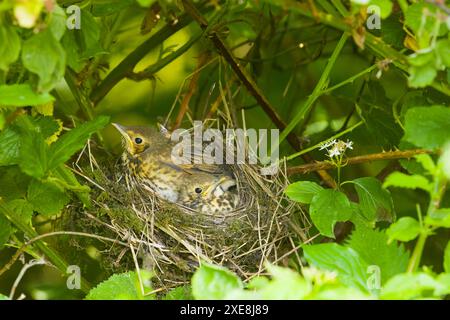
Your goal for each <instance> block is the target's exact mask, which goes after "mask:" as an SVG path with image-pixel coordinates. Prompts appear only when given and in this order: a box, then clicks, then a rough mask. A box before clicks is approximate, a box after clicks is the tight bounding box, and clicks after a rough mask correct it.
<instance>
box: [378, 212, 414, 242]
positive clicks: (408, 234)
mask: <svg viewBox="0 0 450 320" xmlns="http://www.w3.org/2000/svg"><path fill="white" fill-rule="evenodd" d="M421 230H422V228H421V227H420V224H419V221H417V220H416V219H414V218H412V217H402V218H400V219H398V220H397V221H396V222H395V223H393V224H391V225H390V226H389V228H388V229H387V230H386V234H387V235H388V237H389V240H390V241H392V240H399V241H404V242H406V241H411V240H414V239H415V238H416V237H417V236H418V235H419V233H420V231H421Z"/></svg>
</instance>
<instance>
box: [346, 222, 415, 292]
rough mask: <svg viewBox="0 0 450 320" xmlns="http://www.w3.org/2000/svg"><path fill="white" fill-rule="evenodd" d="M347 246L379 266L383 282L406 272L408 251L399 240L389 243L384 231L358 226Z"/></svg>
mask: <svg viewBox="0 0 450 320" xmlns="http://www.w3.org/2000/svg"><path fill="white" fill-rule="evenodd" d="M346 246H348V247H350V248H352V249H353V250H355V251H356V252H358V254H359V255H360V256H361V258H362V259H363V260H364V261H365V262H367V264H369V265H375V266H378V267H379V269H380V272H381V279H380V280H381V284H383V283H385V282H386V281H387V280H388V279H390V278H391V277H393V276H394V275H396V274H399V273H402V272H406V268H407V266H408V260H409V254H408V252H407V251H406V250H405V249H404V247H403V245H400V246H399V245H398V244H397V242H391V243H389V244H388V236H387V235H386V234H385V233H384V232H382V231H379V230H372V229H371V228H367V227H364V226H357V227H356V229H355V231H353V232H352V234H351V235H350V238H349V239H348V240H347V242H346ZM393 261H395V263H393Z"/></svg>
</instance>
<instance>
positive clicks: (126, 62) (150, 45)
mask: <svg viewBox="0 0 450 320" xmlns="http://www.w3.org/2000/svg"><path fill="white" fill-rule="evenodd" d="M210 8H211V7H203V8H202V10H209V9H210ZM191 22H192V18H191V17H190V16H189V15H186V14H184V15H182V16H181V17H180V18H179V19H178V21H177V23H176V24H166V25H165V26H164V27H163V28H161V29H160V30H159V31H158V32H156V33H155V34H154V35H153V36H152V37H150V38H149V39H147V40H146V41H144V42H143V43H142V44H141V45H140V46H138V47H137V48H136V49H135V50H133V52H131V53H130V54H129V55H128V56H126V57H125V58H124V59H123V60H122V61H121V62H120V63H119V64H118V65H117V66H116V67H115V68H114V69H113V70H112V71H111V72H110V73H109V74H108V75H107V76H106V78H105V79H103V81H102V82H101V83H100V85H99V86H98V87H96V88H95V89H94V90H93V91H92V93H91V96H90V99H91V101H92V102H93V104H94V105H96V104H98V103H99V102H100V100H102V99H103V98H104V97H105V96H106V95H107V94H108V92H109V91H111V89H112V88H113V87H114V86H115V85H116V84H117V83H119V82H120V81H121V80H122V79H124V78H126V77H127V76H129V75H131V74H132V73H133V70H134V68H135V67H136V65H137V64H138V63H139V61H141V60H142V59H143V58H144V57H145V56H146V55H147V54H148V53H149V52H150V51H152V50H153V49H155V48H156V47H158V46H159V45H161V43H163V42H164V40H166V39H167V38H169V37H170V36H172V35H173V34H175V33H176V32H177V31H179V30H181V29H183V28H184V27H186V26H187V25H188V24H190V23H191ZM188 43H189V44H190V45H192V44H193V42H191V41H190V42H188ZM187 49H188V48H185V50H184V51H179V52H178V50H177V51H176V52H178V54H176V53H172V54H171V55H169V56H170V57H171V59H168V58H167V57H166V58H164V59H161V60H160V62H161V61H163V60H164V63H165V64H164V65H162V66H161V65H160V66H159V69H161V68H162V67H163V66H165V65H166V64H168V63H170V62H171V61H173V60H174V59H175V58H177V57H178V56H180V55H181V54H182V53H184V52H185V51H186V50H187ZM179 50H181V48H180V49H179ZM161 64H162V62H161Z"/></svg>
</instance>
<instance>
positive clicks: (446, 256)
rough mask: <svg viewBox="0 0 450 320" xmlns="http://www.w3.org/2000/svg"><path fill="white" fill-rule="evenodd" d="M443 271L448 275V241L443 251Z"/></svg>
mask: <svg viewBox="0 0 450 320" xmlns="http://www.w3.org/2000/svg"><path fill="white" fill-rule="evenodd" d="M444 271H445V272H447V273H449V274H450V241H449V242H448V243H447V246H446V247H445V251H444Z"/></svg>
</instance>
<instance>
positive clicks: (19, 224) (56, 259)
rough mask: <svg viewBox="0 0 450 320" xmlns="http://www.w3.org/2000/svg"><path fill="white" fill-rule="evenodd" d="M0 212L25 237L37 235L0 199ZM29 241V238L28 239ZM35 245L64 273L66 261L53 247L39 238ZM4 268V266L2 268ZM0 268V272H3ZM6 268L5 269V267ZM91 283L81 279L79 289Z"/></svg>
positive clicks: (86, 288) (84, 288) (88, 286)
mask: <svg viewBox="0 0 450 320" xmlns="http://www.w3.org/2000/svg"><path fill="white" fill-rule="evenodd" d="M0 214H3V215H4V216H5V217H6V218H7V219H8V220H9V221H11V222H12V223H13V225H14V226H15V227H16V228H17V229H19V230H20V231H22V232H23V233H24V234H25V235H26V236H27V237H29V238H34V237H39V235H38V233H37V232H36V231H35V230H34V229H33V228H32V227H31V226H30V225H29V224H27V223H26V222H24V221H22V219H20V217H18V216H17V215H15V214H14V212H12V211H11V209H9V207H7V206H6V204H5V202H4V201H3V200H2V199H0ZM30 241H31V240H30ZM35 241H36V246H37V247H38V248H39V249H40V250H41V251H42V253H43V254H44V255H45V256H46V257H47V258H48V260H49V261H50V262H51V263H52V264H53V265H54V266H55V267H56V268H58V269H59V270H60V272H61V273H62V274H65V273H66V270H67V267H68V266H69V265H68V263H67V262H66V261H65V260H64V259H63V258H62V257H61V256H60V255H59V253H57V252H56V251H54V250H53V249H51V248H50V247H49V246H48V245H47V244H46V243H45V242H43V241H42V239H41V238H39V239H37V240H35ZM3 269H4V268H3ZM3 269H2V270H1V272H0V274H1V273H3V272H4V270H3ZM6 270H7V269H6ZM90 287H91V285H90V284H89V282H88V281H86V280H85V279H83V278H82V279H81V290H83V291H84V292H86V293H87V292H88V291H89V290H90Z"/></svg>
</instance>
